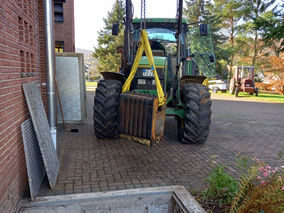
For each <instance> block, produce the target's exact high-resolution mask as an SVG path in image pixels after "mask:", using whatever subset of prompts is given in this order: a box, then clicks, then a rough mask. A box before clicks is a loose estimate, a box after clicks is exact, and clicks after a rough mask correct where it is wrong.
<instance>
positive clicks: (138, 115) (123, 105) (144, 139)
mask: <svg viewBox="0 0 284 213" xmlns="http://www.w3.org/2000/svg"><path fill="white" fill-rule="evenodd" d="M164 127H165V106H159V100H158V98H157V96H155V95H150V94H142V93H138V92H134V91H131V92H125V93H122V94H121V95H120V104H119V132H120V137H122V138H126V139H129V140H135V141H137V142H139V143H142V144H146V145H148V146H152V145H155V144H158V143H159V142H160V141H161V140H162V138H163V135H164Z"/></svg>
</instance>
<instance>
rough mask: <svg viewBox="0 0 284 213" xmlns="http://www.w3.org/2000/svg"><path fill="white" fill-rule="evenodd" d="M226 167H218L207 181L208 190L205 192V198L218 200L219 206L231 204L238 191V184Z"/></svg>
mask: <svg viewBox="0 0 284 213" xmlns="http://www.w3.org/2000/svg"><path fill="white" fill-rule="evenodd" d="M224 169H225V167H224V166H222V165H218V166H217V167H216V168H214V169H213V171H212V172H211V173H210V174H209V178H208V179H207V180H206V181H207V182H208V183H209V187H208V189H206V190H205V191H204V192H203V197H204V198H207V199H208V198H209V199H213V200H218V203H219V205H223V204H229V203H231V201H232V199H233V198H234V196H235V194H236V193H237V191H238V183H237V181H236V180H235V179H234V178H232V177H231V176H230V175H229V174H227V173H226V172H225V170H224Z"/></svg>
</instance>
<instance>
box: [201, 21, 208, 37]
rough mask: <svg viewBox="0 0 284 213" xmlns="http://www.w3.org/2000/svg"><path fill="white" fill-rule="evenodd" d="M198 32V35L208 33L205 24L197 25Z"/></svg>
mask: <svg viewBox="0 0 284 213" xmlns="http://www.w3.org/2000/svg"><path fill="white" fill-rule="evenodd" d="M199 32H200V36H207V35H208V27H207V24H200V25H199Z"/></svg>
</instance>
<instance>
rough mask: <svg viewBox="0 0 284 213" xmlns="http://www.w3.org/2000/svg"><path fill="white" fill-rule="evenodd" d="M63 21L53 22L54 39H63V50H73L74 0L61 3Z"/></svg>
mask: <svg viewBox="0 0 284 213" xmlns="http://www.w3.org/2000/svg"><path fill="white" fill-rule="evenodd" d="M63 19H64V22H62V23H61V22H55V24H54V31H55V41H64V52H75V30H74V0H66V2H65V3H63Z"/></svg>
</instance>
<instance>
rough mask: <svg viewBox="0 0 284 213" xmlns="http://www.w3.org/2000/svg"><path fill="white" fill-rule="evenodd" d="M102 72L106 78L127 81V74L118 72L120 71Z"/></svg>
mask: <svg viewBox="0 0 284 213" xmlns="http://www.w3.org/2000/svg"><path fill="white" fill-rule="evenodd" d="M100 74H101V75H102V76H103V77H104V79H106V80H119V81H121V82H122V83H124V82H125V76H124V74H122V73H118V72H101V73H100Z"/></svg>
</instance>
